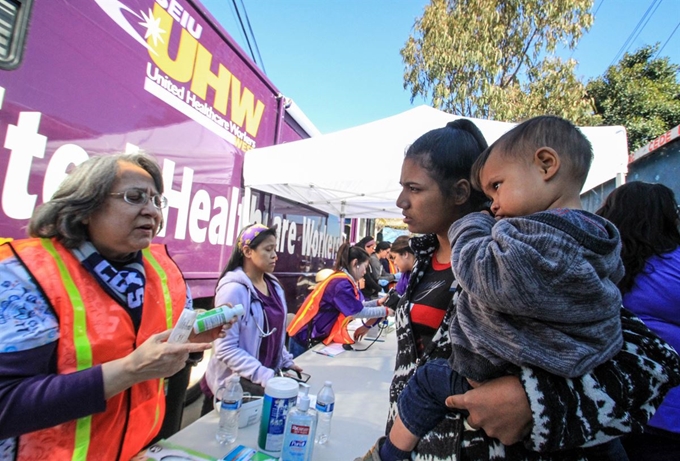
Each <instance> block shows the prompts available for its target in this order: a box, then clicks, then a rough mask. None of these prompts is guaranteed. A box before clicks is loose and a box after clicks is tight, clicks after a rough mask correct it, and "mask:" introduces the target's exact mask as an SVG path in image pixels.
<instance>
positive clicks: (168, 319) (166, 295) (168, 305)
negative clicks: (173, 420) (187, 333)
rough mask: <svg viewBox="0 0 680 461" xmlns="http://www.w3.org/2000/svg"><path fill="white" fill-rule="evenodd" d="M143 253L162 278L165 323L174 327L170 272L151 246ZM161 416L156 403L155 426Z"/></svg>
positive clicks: (160, 382)
mask: <svg viewBox="0 0 680 461" xmlns="http://www.w3.org/2000/svg"><path fill="white" fill-rule="evenodd" d="M142 255H144V257H145V258H146V259H147V261H149V264H151V267H153V268H154V270H155V271H156V273H157V274H158V278H160V279H161V287H163V301H165V324H166V326H167V327H168V329H170V328H172V296H170V289H169V288H168V274H167V273H166V272H165V270H164V269H163V267H161V265H160V264H159V263H158V261H157V260H156V258H154V256H153V253H151V249H150V248H144V249H143V250H142ZM164 393H165V385H164V380H163V379H162V378H161V379H159V380H158V394H159V395H160V394H164ZM160 418H161V409H160V407H159V406H158V405H156V414H155V417H154V421H153V427H156V425H157V424H158V422H159V420H160Z"/></svg>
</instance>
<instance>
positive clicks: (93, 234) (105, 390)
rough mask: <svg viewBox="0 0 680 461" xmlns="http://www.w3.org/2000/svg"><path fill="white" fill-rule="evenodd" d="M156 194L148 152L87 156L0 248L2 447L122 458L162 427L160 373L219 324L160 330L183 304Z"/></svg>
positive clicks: (186, 302) (198, 348) (45, 454)
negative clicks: (161, 235)
mask: <svg viewBox="0 0 680 461" xmlns="http://www.w3.org/2000/svg"><path fill="white" fill-rule="evenodd" d="M166 204H167V202H166V199H165V197H163V180H162V174H161V171H160V168H159V167H158V164H157V163H156V162H155V161H154V160H153V159H152V158H151V157H148V156H146V155H143V154H119V155H106V156H100V157H94V158H91V159H89V160H87V161H85V162H84V163H82V164H81V165H80V166H78V167H77V168H76V169H75V170H74V171H73V172H72V173H71V174H69V176H68V177H67V178H66V179H65V180H64V182H63V183H62V184H61V185H60V187H59V189H58V190H57V192H56V193H55V194H54V196H53V197H52V199H50V200H49V201H47V202H45V203H44V204H43V205H41V206H40V207H39V208H37V209H36V211H35V212H34V214H33V217H32V218H31V220H30V222H29V225H28V233H29V235H30V236H31V238H28V239H23V240H15V241H12V242H9V243H6V244H4V245H2V246H0V409H1V410H0V453H2V454H3V455H5V456H7V457H8V459H19V460H22V459H47V458H49V459H83V460H85V459H87V460H101V459H130V458H131V457H132V456H134V455H135V454H136V453H138V452H139V451H140V450H141V449H142V448H144V447H145V446H146V445H147V444H149V443H150V442H151V441H152V439H154V437H155V436H156V435H157V434H158V432H159V430H160V428H161V424H162V423H163V417H164V413H165V395H164V392H163V378H165V377H168V376H171V375H173V374H175V373H177V372H178V371H180V370H181V369H182V368H184V366H185V364H186V361H187V359H188V357H189V353H190V352H202V351H204V350H206V349H208V348H210V342H211V341H212V340H213V339H215V338H216V337H218V336H219V335H220V334H222V333H221V331H222V329H221V328H216V329H214V330H211V331H208V332H206V333H203V334H201V335H196V336H193V337H191V338H190V341H191V342H188V343H184V344H177V343H173V344H171V343H168V342H167V339H168V337H169V335H170V331H171V330H170V328H171V327H172V325H174V324H175V323H176V321H177V319H178V318H179V316H180V313H181V312H182V310H183V309H184V308H185V307H186V308H191V307H192V303H191V296H190V294H189V292H188V289H187V286H186V284H185V283H184V279H183V278H182V274H181V273H180V271H179V269H178V267H177V266H176V265H175V263H174V262H173V261H172V259H171V258H170V256H169V255H168V253H167V250H166V248H165V246H163V245H155V244H152V243H151V241H152V239H153V238H154V236H156V234H157V233H158V231H159V230H160V229H161V226H162V223H163V215H162V213H161V208H163V207H165V206H166ZM0 457H2V456H0ZM3 459H5V458H3Z"/></svg>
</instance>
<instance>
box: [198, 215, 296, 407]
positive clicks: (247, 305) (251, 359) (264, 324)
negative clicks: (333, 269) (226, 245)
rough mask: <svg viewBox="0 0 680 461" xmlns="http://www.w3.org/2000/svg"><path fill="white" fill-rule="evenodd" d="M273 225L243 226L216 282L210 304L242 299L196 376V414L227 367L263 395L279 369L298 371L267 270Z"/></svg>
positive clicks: (282, 299)
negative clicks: (236, 314)
mask: <svg viewBox="0 0 680 461" xmlns="http://www.w3.org/2000/svg"><path fill="white" fill-rule="evenodd" d="M277 258H278V257H277V255H276V228H275V227H267V226H265V225H263V224H258V223H255V224H251V225H249V226H247V227H245V228H244V229H243V230H242V231H241V233H240V234H239V236H238V238H237V240H236V246H235V248H234V250H233V252H232V254H231V258H230V259H229V262H228V263H227V266H226V267H225V268H224V271H222V275H221V276H220V280H219V281H218V282H217V292H216V294H215V306H221V305H223V304H231V305H233V306H235V305H236V304H241V305H243V309H244V311H245V314H244V315H243V317H241V318H240V319H239V320H238V321H237V322H236V323H235V324H234V325H233V327H232V328H231V329H230V330H229V331H228V332H227V335H226V337H225V338H223V339H220V340H218V341H215V351H214V353H213V356H212V357H211V359H210V362H209V363H208V369H207V371H206V374H205V377H204V378H203V380H202V382H201V388H202V390H203V393H204V394H205V399H204V402H203V409H202V414H206V413H208V412H210V411H211V410H212V408H213V396H214V395H215V393H216V392H217V390H218V389H219V387H220V386H222V385H223V383H224V382H225V381H226V379H227V378H228V377H229V376H230V375H231V374H232V373H238V375H239V376H240V377H241V385H242V386H243V390H244V391H245V392H250V393H251V394H252V395H264V387H265V385H266V384H267V381H269V380H270V379H271V378H273V377H274V376H275V375H276V373H277V372H278V371H279V370H282V369H292V370H296V371H302V368H300V367H298V366H296V365H295V364H294V363H293V356H292V355H291V354H290V353H289V352H288V351H287V350H286V346H285V339H286V331H285V330H286V328H285V327H286V314H287V313H288V307H287V306H286V296H285V293H284V291H283V288H282V287H281V284H280V283H279V281H278V280H277V279H276V277H274V276H273V275H272V273H273V272H274V267H275V266H276V260H277Z"/></svg>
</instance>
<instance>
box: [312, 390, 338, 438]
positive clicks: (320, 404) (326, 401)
mask: <svg viewBox="0 0 680 461" xmlns="http://www.w3.org/2000/svg"><path fill="white" fill-rule="evenodd" d="M334 408H335V393H334V392H333V383H331V382H330V381H326V382H325V383H324V385H323V387H322V388H321V390H320V391H319V393H318V394H317V396H316V412H317V413H318V418H319V419H318V424H317V427H316V438H315V439H314V441H315V442H316V443H318V444H320V445H321V444H324V443H326V442H328V438H329V437H330V435H331V418H333V409H334Z"/></svg>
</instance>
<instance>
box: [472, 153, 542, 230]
mask: <svg viewBox="0 0 680 461" xmlns="http://www.w3.org/2000/svg"><path fill="white" fill-rule="evenodd" d="M479 179H480V183H481V185H482V191H483V192H484V194H486V196H487V197H489V199H491V200H492V203H491V211H492V212H493V213H494V215H495V216H496V219H502V218H511V217H516V216H526V215H529V214H532V213H537V212H539V211H545V210H546V209H547V207H548V206H549V204H548V203H546V199H547V194H545V193H544V192H546V190H545V187H546V182H545V181H544V180H543V174H542V173H541V169H540V168H539V167H538V165H536V164H535V163H534V162H533V161H532V159H531V158H530V157H528V156H517V155H506V154H505V152H504V151H503V149H502V148H498V149H494V150H493V151H492V152H491V155H489V158H488V159H487V161H486V163H485V164H484V167H483V168H482V170H481V172H480V175H479Z"/></svg>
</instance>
